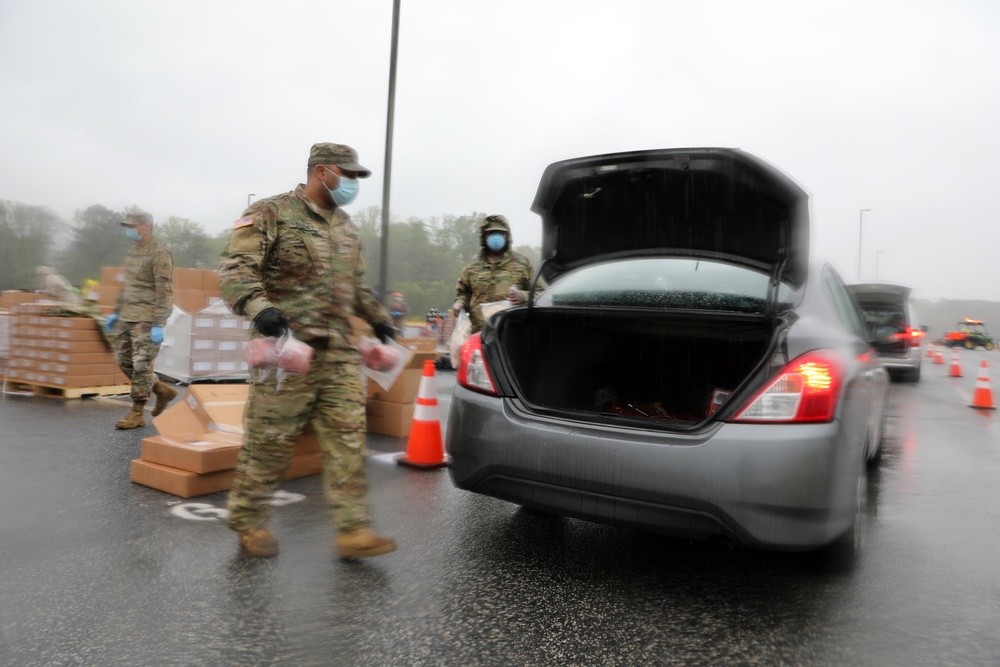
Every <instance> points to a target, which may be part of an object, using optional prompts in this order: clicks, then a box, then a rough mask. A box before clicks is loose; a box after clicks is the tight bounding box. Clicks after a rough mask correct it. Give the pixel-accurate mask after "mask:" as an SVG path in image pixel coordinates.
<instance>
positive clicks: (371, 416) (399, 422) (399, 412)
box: [365, 400, 413, 438]
mask: <svg viewBox="0 0 1000 667" xmlns="http://www.w3.org/2000/svg"><path fill="white" fill-rule="evenodd" d="M365 416H366V418H367V421H368V432H369V433H378V434H380V435H388V436H392V437H394V438H403V437H406V436H408V435H409V434H410V426H412V424H413V403H387V402H385V401H373V400H369V401H368V402H367V403H366V404H365Z"/></svg>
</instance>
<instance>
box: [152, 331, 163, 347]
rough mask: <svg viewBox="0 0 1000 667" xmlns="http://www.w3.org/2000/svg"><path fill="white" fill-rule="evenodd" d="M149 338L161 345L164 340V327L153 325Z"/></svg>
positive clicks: (155, 343)
mask: <svg viewBox="0 0 1000 667" xmlns="http://www.w3.org/2000/svg"><path fill="white" fill-rule="evenodd" d="M149 339H150V340H151V341H153V344H154V345H159V344H160V343H162V342H163V327H153V328H152V329H151V330H150V331H149Z"/></svg>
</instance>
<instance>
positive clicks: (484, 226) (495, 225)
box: [479, 215, 510, 234]
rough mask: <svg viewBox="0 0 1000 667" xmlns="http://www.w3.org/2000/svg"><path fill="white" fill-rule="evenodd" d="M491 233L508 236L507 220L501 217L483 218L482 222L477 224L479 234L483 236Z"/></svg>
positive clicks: (508, 224)
mask: <svg viewBox="0 0 1000 667" xmlns="http://www.w3.org/2000/svg"><path fill="white" fill-rule="evenodd" d="M492 231H497V232H507V233H508V234H510V223H509V222H507V218H505V217H503V216H502V215H488V216H486V217H485V218H483V221H482V222H481V223H479V233H480V234H485V233H486V232H492Z"/></svg>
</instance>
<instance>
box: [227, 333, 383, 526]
mask: <svg viewBox="0 0 1000 667" xmlns="http://www.w3.org/2000/svg"><path fill="white" fill-rule="evenodd" d="M351 356H353V357H354V360H353V361H344V360H343V358H344V351H343V350H337V351H334V350H330V351H322V350H317V351H316V353H315V356H314V357H313V361H312V365H311V367H310V368H309V373H308V374H307V375H306V376H305V377H296V376H287V377H285V378H284V380H283V381H282V384H281V388H280V390H279V389H278V388H277V380H276V378H275V377H274V374H273V373H272V374H271V376H270V377H267V378H258V377H255V378H254V379H253V382H252V384H251V386H250V398H249V401H248V402H247V407H246V412H245V413H244V416H243V431H244V434H243V447H242V449H241V450H240V454H239V458H238V459H237V463H236V477H235V479H234V480H233V486H232V488H231V489H230V491H229V500H228V502H227V508H228V509H229V527H230V528H232V529H233V530H236V531H241V532H242V531H245V530H247V529H249V528H254V527H258V526H261V525H263V524H264V523H265V522H267V520H268V517H269V516H270V514H271V505H270V500H271V497H272V495H273V494H274V492H275V491H276V490H277V489H278V487H279V485H280V484H281V481H282V479H283V477H284V473H285V471H286V470H287V469H288V466H289V464H290V462H291V458H292V449H293V448H294V446H295V441H296V440H297V439H298V437H299V435H301V434H302V430H303V428H305V426H306V424H307V423H309V422H312V426H313V429H314V430H315V431H316V435H317V438H318V440H319V443H320V448H321V449H322V452H323V483H324V488H325V493H326V498H327V500H328V501H329V503H330V506H331V508H332V513H333V521H334V524H335V525H336V526H337V527H338V528H340V529H341V530H351V529H353V528H357V527H361V526H367V525H369V524H370V523H371V507H370V505H369V502H368V478H367V475H366V473H365V398H364V395H363V394H362V390H361V375H360V366H359V360H358V358H357V356H356V355H351Z"/></svg>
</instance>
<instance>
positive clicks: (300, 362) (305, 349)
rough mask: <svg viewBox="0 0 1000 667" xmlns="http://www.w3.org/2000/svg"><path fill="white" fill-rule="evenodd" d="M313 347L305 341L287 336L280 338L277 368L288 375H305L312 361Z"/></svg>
mask: <svg viewBox="0 0 1000 667" xmlns="http://www.w3.org/2000/svg"><path fill="white" fill-rule="evenodd" d="M312 358H313V349H312V348H311V347H310V346H309V345H308V344H306V343H303V342H302V341H300V340H298V339H297V338H292V337H291V336H287V337H286V338H283V339H282V344H281V351H280V352H279V353H278V370H279V371H285V372H286V373H288V374H289V375H305V374H306V373H308V372H309V365H310V364H311V363H312Z"/></svg>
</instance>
